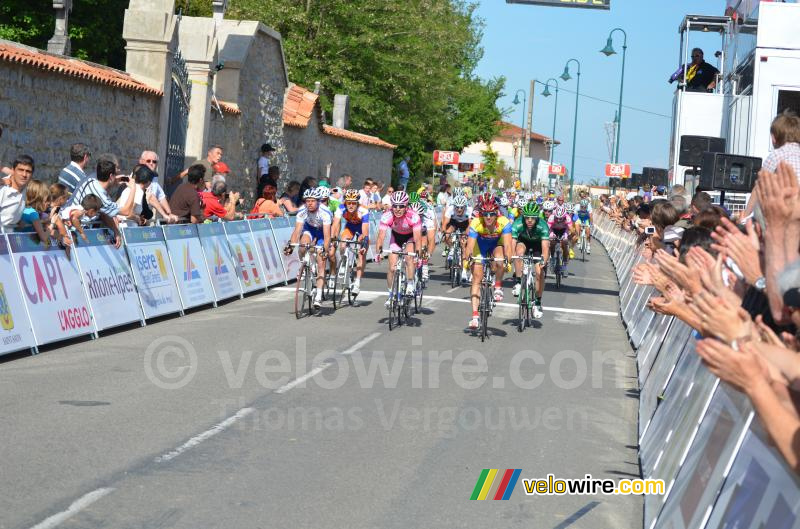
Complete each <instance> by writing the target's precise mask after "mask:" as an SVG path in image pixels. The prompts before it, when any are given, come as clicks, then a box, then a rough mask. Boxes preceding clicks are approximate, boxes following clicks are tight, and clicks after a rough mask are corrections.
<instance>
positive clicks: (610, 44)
mask: <svg viewBox="0 0 800 529" xmlns="http://www.w3.org/2000/svg"><path fill="white" fill-rule="evenodd" d="M615 31H621V32H622V35H623V37H624V39H623V41H622V75H621V76H620V80H619V108H618V109H617V139H616V141H615V142H614V143H615V145H614V163H619V138H620V131H621V130H622V89H623V88H624V86H625V55H626V52H627V50H628V34H627V33H625V30H624V29H622V28H614V29H612V30H611V33H609V34H608V40H607V41H606V47H605V48H603V49H602V50H600V53H602V54H604V55H605V56H606V57H610V56H611V55H614V54H616V53H617V52H616V51H615V50H614V40H613V36H614V32H615Z"/></svg>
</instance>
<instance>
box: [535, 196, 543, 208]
mask: <svg viewBox="0 0 800 529" xmlns="http://www.w3.org/2000/svg"><path fill="white" fill-rule="evenodd" d="M536 203H537V204H539V205H540V206H541V205H542V204H544V198H542V197H536Z"/></svg>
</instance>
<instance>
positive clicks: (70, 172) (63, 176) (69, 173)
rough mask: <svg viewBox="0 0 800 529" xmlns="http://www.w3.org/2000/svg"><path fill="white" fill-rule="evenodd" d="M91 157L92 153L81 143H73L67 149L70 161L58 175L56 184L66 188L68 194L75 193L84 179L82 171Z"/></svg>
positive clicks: (84, 174)
mask: <svg viewBox="0 0 800 529" xmlns="http://www.w3.org/2000/svg"><path fill="white" fill-rule="evenodd" d="M91 157H92V153H90V152H89V147H87V146H86V145H85V144H83V143H75V144H73V145H72V147H70V148H69V159H70V160H71V161H70V162H69V165H67V166H66V167H64V168H63V169H62V170H61V172H60V173H59V174H58V182H59V183H60V184H62V185H63V186H64V187H66V188H67V190H68V191H69V192H70V193H72V192H73V191H75V188H76V187H78V184H80V183H81V182H82V181H83V180H85V179H86V173H85V172H84V171H85V169H86V165H87V164H88V163H89V158H91Z"/></svg>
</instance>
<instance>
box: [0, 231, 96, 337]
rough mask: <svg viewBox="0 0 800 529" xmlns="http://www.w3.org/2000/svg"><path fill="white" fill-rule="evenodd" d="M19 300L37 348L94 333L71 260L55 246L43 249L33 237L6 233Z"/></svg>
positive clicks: (73, 262)
mask: <svg viewBox="0 0 800 529" xmlns="http://www.w3.org/2000/svg"><path fill="white" fill-rule="evenodd" d="M8 245H9V247H10V248H11V256H12V259H13V260H14V265H15V266H16V269H17V273H18V277H19V283H20V286H21V287H22V294H23V296H22V297H23V299H24V300H25V305H26V306H27V307H28V313H29V314H30V317H31V321H32V322H33V327H34V331H35V334H36V341H37V344H38V345H42V344H45V343H50V342H55V341H58V340H64V339H66V338H72V337H75V336H82V335H84V334H90V333H93V332H94V331H95V327H94V323H93V322H92V316H91V311H90V310H89V304H88V303H87V302H86V296H85V295H84V294H83V286H82V285H81V276H80V274H79V273H78V267H77V266H76V263H75V260H74V258H73V259H72V260H70V259H67V254H66V252H64V250H63V249H61V248H59V247H58V246H50V247H47V248H46V247H45V246H44V245H43V244H42V243H40V242H39V240H38V239H37V238H36V236H35V235H31V234H29V233H10V234H8Z"/></svg>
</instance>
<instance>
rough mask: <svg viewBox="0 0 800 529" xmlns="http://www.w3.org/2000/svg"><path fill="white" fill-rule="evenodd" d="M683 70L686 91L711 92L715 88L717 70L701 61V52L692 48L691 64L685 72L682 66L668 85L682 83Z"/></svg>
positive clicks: (684, 67)
mask: <svg viewBox="0 0 800 529" xmlns="http://www.w3.org/2000/svg"><path fill="white" fill-rule="evenodd" d="M684 70H685V71H686V89H687V90H688V91H690V92H711V91H713V90H714V87H716V86H717V74H718V73H719V70H717V69H716V68H714V67H713V66H711V65H710V64H708V63H707V62H706V61H705V60H704V59H703V50H701V49H700V48H694V49H693V50H692V62H691V64H689V69H688V70H686V65H685V64H684V65H683V66H681V67H680V68H678V70H677V71H676V72H675V73H673V74H672V77H670V78H669V82H670V83H674V82H675V81H679V80H680V81H682V80H683V75H684Z"/></svg>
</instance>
